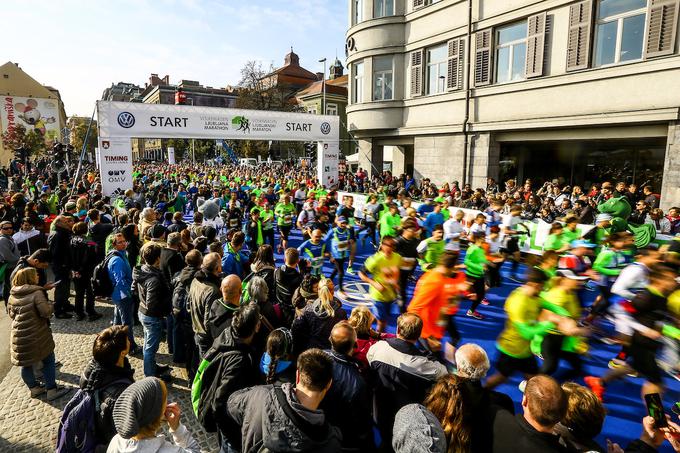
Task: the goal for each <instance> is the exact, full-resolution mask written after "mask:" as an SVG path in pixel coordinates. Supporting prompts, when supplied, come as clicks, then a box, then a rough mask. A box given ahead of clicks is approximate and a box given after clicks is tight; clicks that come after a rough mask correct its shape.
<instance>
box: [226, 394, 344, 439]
mask: <svg viewBox="0 0 680 453" xmlns="http://www.w3.org/2000/svg"><path fill="white" fill-rule="evenodd" d="M277 393H278V394H277ZM227 407H228V410H229V416H230V417H231V418H232V419H233V420H234V421H235V422H236V423H237V424H238V425H239V426H240V427H241V437H242V442H241V452H242V453H251V452H252V453H255V452H260V451H276V452H311V451H313V452H315V453H331V452H338V451H340V442H341V439H342V435H341V434H340V430H339V429H338V428H336V427H335V426H332V425H330V424H328V421H327V420H326V416H325V414H324V412H323V411H322V410H310V409H307V408H306V407H304V406H303V405H302V404H301V403H300V402H299V401H298V399H297V397H296V395H295V390H294V388H293V386H292V385H291V384H283V385H282V386H281V387H275V386H273V385H261V386H256V387H250V388H247V389H244V390H240V391H238V392H236V393H234V394H233V395H231V396H230V397H229V401H228V403H227Z"/></svg>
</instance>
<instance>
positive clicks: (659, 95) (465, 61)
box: [347, 0, 680, 207]
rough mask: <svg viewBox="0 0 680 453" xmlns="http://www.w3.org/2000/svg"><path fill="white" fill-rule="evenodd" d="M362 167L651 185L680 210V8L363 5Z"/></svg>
mask: <svg viewBox="0 0 680 453" xmlns="http://www.w3.org/2000/svg"><path fill="white" fill-rule="evenodd" d="M349 3H350V8H349V9H350V17H349V21H350V28H349V30H348V31H347V52H348V58H347V63H348V66H349V75H350V83H349V87H350V94H349V98H350V105H349V106H348V108H347V116H348V122H347V124H348V127H349V130H350V132H351V133H352V134H353V135H354V136H356V137H357V138H358V139H359V143H360V146H359V150H358V151H359V159H360V165H361V166H362V167H364V168H367V169H368V170H369V171H374V170H375V169H381V168H382V160H383V153H384V148H385V147H390V148H391V151H392V155H393V157H392V169H393V171H394V172H395V173H402V172H406V173H411V174H413V175H414V176H415V177H416V178H418V177H430V178H431V179H433V181H435V182H437V183H441V182H444V181H449V182H450V181H454V180H457V181H459V182H461V183H462V182H469V183H471V184H472V186H473V187H484V186H485V184H486V181H485V180H486V178H487V177H494V178H497V179H499V178H500V179H501V180H505V179H508V178H517V179H520V180H523V179H526V178H531V179H533V180H534V182H536V181H539V182H540V181H543V180H548V179H553V178H558V177H562V178H564V180H566V181H567V182H568V183H570V184H572V185H573V184H580V185H586V184H590V183H592V182H598V181H602V180H603V179H610V180H615V181H616V180H625V181H628V182H635V183H638V184H642V183H646V182H649V183H650V184H652V185H653V186H654V190H655V191H656V192H659V193H661V196H662V205H663V206H664V207H669V206H671V205H674V204H680V165H679V162H680V114H679V110H680V52H679V48H680V42H679V41H680V33H678V16H679V15H680V14H679V13H680V11H679V8H680V0H586V1H569V0H543V1H536V0H467V1H465V0H350V1H349Z"/></svg>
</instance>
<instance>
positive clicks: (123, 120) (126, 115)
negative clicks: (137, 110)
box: [118, 112, 135, 129]
mask: <svg viewBox="0 0 680 453" xmlns="http://www.w3.org/2000/svg"><path fill="white" fill-rule="evenodd" d="M118 125H120V127H122V128H125V129H130V128H131V127H132V126H134V125H135V117H134V115H133V114H132V113H130V112H120V113H119V114H118Z"/></svg>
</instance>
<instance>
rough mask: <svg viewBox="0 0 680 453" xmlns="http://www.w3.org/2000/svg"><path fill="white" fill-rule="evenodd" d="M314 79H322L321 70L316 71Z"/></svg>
mask: <svg viewBox="0 0 680 453" xmlns="http://www.w3.org/2000/svg"><path fill="white" fill-rule="evenodd" d="M316 80H323V72H317V73H316Z"/></svg>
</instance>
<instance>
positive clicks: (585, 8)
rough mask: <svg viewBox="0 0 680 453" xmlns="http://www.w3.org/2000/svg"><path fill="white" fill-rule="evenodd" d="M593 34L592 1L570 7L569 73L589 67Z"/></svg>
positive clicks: (588, 0) (587, 0)
mask: <svg viewBox="0 0 680 453" xmlns="http://www.w3.org/2000/svg"><path fill="white" fill-rule="evenodd" d="M592 33H593V2H592V0H586V1H584V2H578V3H574V4H573V5H571V6H570V7H569V37H568V39H567V71H577V70H579V69H586V68H587V67H588V65H589V63H590V38H591V36H592Z"/></svg>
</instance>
